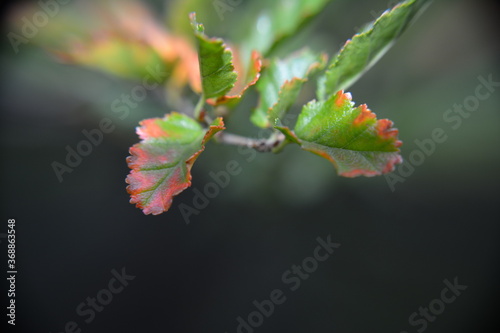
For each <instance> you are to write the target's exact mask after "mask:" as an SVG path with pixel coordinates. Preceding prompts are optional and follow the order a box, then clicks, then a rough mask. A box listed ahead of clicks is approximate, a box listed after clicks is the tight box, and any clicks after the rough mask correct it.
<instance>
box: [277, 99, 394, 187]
mask: <svg viewBox="0 0 500 333" xmlns="http://www.w3.org/2000/svg"><path fill="white" fill-rule="evenodd" d="M276 128H277V129H278V130H280V131H281V132H282V133H283V134H284V135H285V137H286V138H287V140H288V141H289V142H294V143H298V144H299V145H301V147H302V148H303V149H304V150H308V151H310V152H312V153H315V154H317V155H319V156H321V157H324V158H326V159H327V160H329V161H330V162H332V163H333V165H334V166H335V167H336V168H337V172H338V173H339V174H340V175H341V176H344V177H356V176H368V177H370V176H375V175H381V174H384V173H387V172H391V171H392V170H393V169H394V166H395V165H396V164H399V163H401V162H402V158H401V156H400V155H399V149H398V148H399V147H400V146H401V145H402V142H401V141H399V140H398V130H397V129H394V128H392V122H391V121H390V120H388V119H381V120H377V119H376V115H375V113H373V112H372V111H370V110H369V109H368V107H367V106H366V105H364V104H363V105H360V106H358V107H354V103H353V102H352V101H351V95H350V94H349V93H344V92H343V91H339V92H338V93H337V94H335V95H332V96H331V97H330V98H329V99H328V100H326V101H319V102H317V101H312V102H309V103H308V104H307V105H305V106H304V108H303V110H302V112H301V113H300V115H299V118H298V120H297V124H296V125H295V129H294V132H292V131H291V130H290V129H288V128H287V127H279V126H278V127H276Z"/></svg>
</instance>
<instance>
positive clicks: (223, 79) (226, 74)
mask: <svg viewBox="0 0 500 333" xmlns="http://www.w3.org/2000/svg"><path fill="white" fill-rule="evenodd" d="M190 17H191V25H192V26H193V29H194V32H195V36H196V39H197V40H198V59H199V62H200V73H201V85H202V89H203V95H204V97H205V98H206V99H210V98H219V97H221V96H224V95H225V94H226V93H227V92H228V91H229V90H231V88H233V86H234V84H235V82H236V79H237V76H238V74H237V73H236V72H235V71H234V65H233V63H232V60H233V54H232V52H231V50H230V49H229V48H227V47H226V45H225V44H224V41H223V40H222V39H220V38H208V37H207V36H206V35H205V32H204V31H205V29H204V27H203V25H201V24H198V22H196V14H195V13H192V14H191V15H190Z"/></svg>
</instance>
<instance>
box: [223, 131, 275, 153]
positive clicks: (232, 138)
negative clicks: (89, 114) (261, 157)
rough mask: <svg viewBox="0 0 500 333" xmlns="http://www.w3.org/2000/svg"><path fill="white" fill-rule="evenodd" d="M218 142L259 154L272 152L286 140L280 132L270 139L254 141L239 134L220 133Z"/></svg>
mask: <svg viewBox="0 0 500 333" xmlns="http://www.w3.org/2000/svg"><path fill="white" fill-rule="evenodd" d="M216 140H217V141H218V142H220V143H223V144H227V145H233V146H243V147H248V148H252V149H255V150H257V151H259V152H271V151H272V150H273V149H274V148H276V147H277V146H278V145H279V144H280V143H282V142H283V140H285V136H284V135H283V134H282V133H280V132H276V133H273V135H271V136H270V137H269V138H268V139H252V138H248V137H244V136H241V135H237V134H232V133H226V132H220V133H218V134H217V135H216Z"/></svg>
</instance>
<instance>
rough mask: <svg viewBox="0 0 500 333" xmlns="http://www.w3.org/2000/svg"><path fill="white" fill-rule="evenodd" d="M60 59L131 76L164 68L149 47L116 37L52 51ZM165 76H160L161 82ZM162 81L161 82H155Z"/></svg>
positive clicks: (134, 76) (163, 70)
mask: <svg viewBox="0 0 500 333" xmlns="http://www.w3.org/2000/svg"><path fill="white" fill-rule="evenodd" d="M55 54H56V55H58V56H59V59H60V60H63V61H64V62H66V63H70V64H78V65H83V66H87V67H92V68H96V69H100V70H102V71H105V72H109V73H111V74H114V75H116V76H121V77H125V78H130V79H140V78H144V77H145V76H146V75H147V74H148V69H149V70H151V69H153V68H154V70H155V71H157V72H164V73H167V72H170V71H169V70H168V71H167V68H166V67H167V66H166V65H167V64H166V63H165V62H164V61H163V59H162V58H161V57H160V55H159V54H158V53H157V52H156V51H155V50H154V49H153V48H151V47H150V46H148V45H144V44H143V43H139V42H136V41H132V40H125V39H122V38H117V37H112V36H109V37H105V38H102V39H98V40H94V41H93V42H92V43H91V44H90V45H85V46H84V45H74V48H73V49H72V50H71V51H69V52H66V53H64V52H55ZM165 79H167V75H164V76H163V77H162V81H163V80H165ZM158 83H161V82H158Z"/></svg>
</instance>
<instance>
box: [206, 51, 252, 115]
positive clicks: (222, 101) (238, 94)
mask: <svg viewBox="0 0 500 333" xmlns="http://www.w3.org/2000/svg"><path fill="white" fill-rule="evenodd" d="M236 54H237V53H235V55H236ZM235 59H237V60H240V58H239V57H237V56H235ZM234 64H235V71H236V72H237V73H238V80H237V81H236V84H235V85H234V87H233V89H231V91H230V92H229V93H228V94H227V95H224V96H221V97H219V98H217V99H215V98H212V99H209V100H207V103H208V104H210V105H213V106H218V105H226V106H228V107H234V106H236V105H237V104H238V103H239V102H240V100H241V98H242V97H243V94H244V93H245V91H246V90H247V89H248V88H250V87H251V86H253V85H254V84H255V83H257V81H258V80H259V78H260V72H261V70H262V56H261V55H260V53H259V52H257V51H254V52H252V59H251V62H250V66H249V68H248V73H246V75H245V74H243V73H244V71H245V70H244V69H243V68H242V66H241V65H240V63H239V61H235V62H234Z"/></svg>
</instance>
